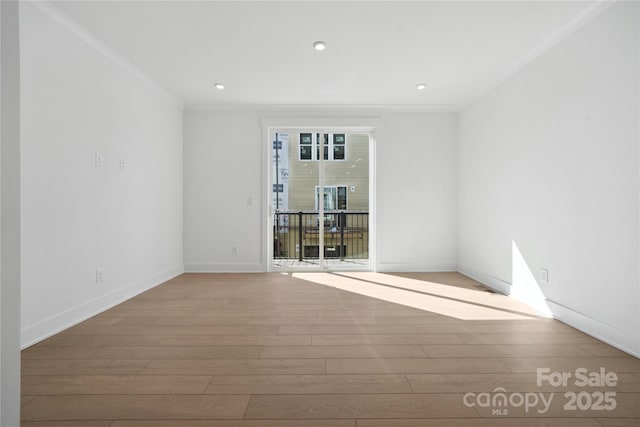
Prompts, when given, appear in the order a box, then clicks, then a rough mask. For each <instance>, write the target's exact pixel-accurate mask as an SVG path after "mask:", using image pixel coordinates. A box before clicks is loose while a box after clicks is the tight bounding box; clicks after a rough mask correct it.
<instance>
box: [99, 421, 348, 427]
mask: <svg viewBox="0 0 640 427" xmlns="http://www.w3.org/2000/svg"><path fill="white" fill-rule="evenodd" d="M110 427H356V421H355V420H225V421H216V420H207V421H202V420H191V421H186V420H126V421H115V422H114V423H113V424H112V425H111V426H110Z"/></svg>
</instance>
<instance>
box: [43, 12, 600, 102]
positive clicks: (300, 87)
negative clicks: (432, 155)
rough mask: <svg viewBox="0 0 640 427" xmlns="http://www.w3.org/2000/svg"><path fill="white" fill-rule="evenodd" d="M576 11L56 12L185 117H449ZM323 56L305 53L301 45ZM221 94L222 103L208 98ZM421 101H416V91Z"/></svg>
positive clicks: (219, 99) (549, 35) (568, 19)
mask: <svg viewBox="0 0 640 427" xmlns="http://www.w3.org/2000/svg"><path fill="white" fill-rule="evenodd" d="M591 3H593V2H581V1H497V2H493V1H470V2H466V1H409V2H400V1H386V2H383V1H355V2H346V1H280V2H273V1H257V2H249V1H229V2H221V1H160V2H155V1H125V2H119V1H96V2H94V1H71V2H69V1H62V2H57V1H56V2H55V3H54V5H55V6H56V7H57V8H58V9H59V10H60V11H62V12H63V13H64V14H66V15H68V16H69V17H70V18H71V19H72V20H74V21H75V22H77V23H78V24H80V25H81V26H82V27H84V28H85V29H86V30H87V31H88V32H89V33H91V34H92V35H94V36H95V37H96V38H97V39H98V40H100V41H102V42H103V43H104V44H106V45H107V46H109V47H110V48H111V49H112V50H114V51H115V52H117V53H118V54H119V55H121V56H122V57H124V58H125V59H127V60H128V61H129V62H131V63H132V64H133V65H135V66H136V67H137V68H139V69H140V70H142V71H143V72H144V73H145V74H147V75H148V76H149V77H151V78H152V79H154V80H155V81H156V82H157V83H159V84H160V85H161V86H163V87H164V88H166V89H167V90H168V91H169V92H171V93H173V94H174V95H175V96H177V97H178V98H180V99H181V100H182V101H183V102H184V103H185V104H187V105H195V104H270V105H273V104H304V105H314V104H330V105H343V104H348V105H406V106H418V105H420V106H424V105H451V106H457V105H460V104H461V103H464V102H465V100H467V99H469V97H471V96H473V94H474V93H477V92H478V91H479V90H481V89H482V88H483V87H485V86H486V85H487V84H489V83H490V82H491V81H492V80H494V79H496V78H497V76H500V75H501V74H504V72H505V70H507V69H508V68H509V67H510V66H512V65H513V64H514V63H516V62H517V61H519V60H521V58H523V57H525V56H526V55H528V54H529V53H530V52H532V51H535V49H537V48H539V46H540V45H541V43H544V42H545V40H546V39H548V38H549V37H551V36H553V35H554V34H558V32H559V31H560V32H561V31H562V29H563V28H564V27H566V26H567V24H568V23H569V22H570V21H571V20H572V19H574V20H575V17H576V16H577V15H579V14H580V13H583V14H584V11H585V10H588V9H587V8H588V7H589V6H590V5H591ZM316 40H324V41H326V42H327V44H328V48H327V50H326V51H324V52H316V51H314V50H313V48H312V43H313V42H314V41H316ZM215 82H222V83H224V84H225V86H226V89H225V90H223V91H220V90H217V89H215V88H214V87H213V84H214V83H215ZM421 82H425V83H427V85H428V87H427V89H425V90H423V91H418V90H416V88H415V86H416V84H417V83H421Z"/></svg>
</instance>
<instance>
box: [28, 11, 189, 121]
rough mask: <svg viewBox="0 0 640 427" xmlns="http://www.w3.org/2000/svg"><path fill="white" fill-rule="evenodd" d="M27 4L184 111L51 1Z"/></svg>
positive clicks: (171, 95) (172, 98)
mask: <svg viewBox="0 0 640 427" xmlns="http://www.w3.org/2000/svg"><path fill="white" fill-rule="evenodd" d="M26 3H29V4H31V5H33V6H34V7H36V8H37V9H38V10H40V11H41V12H43V13H44V14H45V15H47V16H48V17H49V18H51V19H53V20H54V21H55V22H57V23H58V24H59V25H61V26H62V27H64V28H65V29H66V30H68V31H69V32H71V33H72V34H74V35H75V36H76V37H78V38H79V39H81V40H82V41H83V42H85V43H86V44H87V45H88V46H90V47H92V48H93V49H95V50H96V51H97V52H99V53H100V54H102V55H103V56H104V57H105V58H107V59H109V60H111V61H112V62H114V63H115V64H117V65H118V66H120V68H122V69H123V70H125V71H126V72H128V73H129V74H131V75H132V76H133V77H135V78H136V79H137V80H139V81H141V82H143V83H144V84H145V85H146V86H147V87H149V88H151V89H153V90H154V91H156V92H157V93H159V94H161V95H162V96H164V97H165V98H166V99H167V100H168V101H169V102H170V103H171V104H173V105H175V106H176V107H178V108H179V109H181V110H184V102H182V100H180V99H179V98H178V97H177V96H175V95H174V94H172V93H171V92H169V91H168V90H167V89H166V88H164V87H163V86H162V85H160V84H159V83H158V82H156V81H155V80H154V79H152V78H151V77H149V76H148V75H147V74H146V73H145V72H143V71H142V70H140V69H139V68H138V67H136V66H135V65H133V64H132V63H131V62H129V61H128V60H127V59H125V58H124V57H123V56H122V55H120V54H118V53H117V52H116V51H114V50H113V49H111V48H110V47H109V46H107V45H106V44H105V43H103V42H102V41H100V40H99V39H98V38H96V37H95V36H94V35H93V34H91V33H90V32H89V31H88V30H87V29H85V28H84V27H82V26H81V25H80V24H78V23H77V22H76V21H74V20H73V19H72V18H71V17H69V16H68V15H67V14H65V13H64V12H62V11H61V10H60V9H58V8H57V7H56V6H55V5H53V4H52V3H51V2H50V1H49V0H38V1H35V0H28V1H27V2H26Z"/></svg>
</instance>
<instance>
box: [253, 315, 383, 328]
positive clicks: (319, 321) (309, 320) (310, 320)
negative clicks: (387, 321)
mask: <svg viewBox="0 0 640 427" xmlns="http://www.w3.org/2000/svg"><path fill="white" fill-rule="evenodd" d="M247 324H248V325H279V326H284V325H377V322H376V319H375V317H373V316H366V317H271V318H269V317H265V318H251V319H249V320H248V321H247Z"/></svg>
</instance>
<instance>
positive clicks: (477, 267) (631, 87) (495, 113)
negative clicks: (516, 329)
mask: <svg viewBox="0 0 640 427" xmlns="http://www.w3.org/2000/svg"><path fill="white" fill-rule="evenodd" d="M638 36H639V34H638V4H637V3H636V2H619V3H617V4H615V5H613V6H612V7H610V8H609V9H607V10H606V11H605V12H603V13H602V14H601V15H599V16H598V17H596V18H595V19H594V20H593V21H591V22H589V23H587V24H586V25H585V26H583V27H582V28H580V29H578V30H577V31H576V32H575V33H573V34H571V35H570V36H569V37H567V38H566V39H564V40H562V41H561V42H560V43H559V44H557V45H556V46H555V47H553V48H552V49H550V50H549V51H547V52H546V53H545V54H544V55H543V56H541V57H539V58H538V59H537V60H535V61H534V62H532V63H531V64H530V65H528V66H527V67H526V68H524V69H523V70H521V71H520V72H519V73H517V74H516V75H514V76H513V77H511V78H510V79H509V80H507V81H506V82H504V83H503V84H502V85H501V86H499V87H497V88H496V89H494V90H493V91H492V92H490V93H489V94H488V95H486V96H485V97H484V98H482V99H481V100H479V101H477V102H476V103H475V104H473V105H472V106H470V107H469V108H467V109H465V110H464V111H462V112H461V114H460V137H459V230H458V231H459V269H460V270H461V271H462V272H465V273H467V274H469V275H472V276H474V277H476V278H479V279H481V280H482V281H484V282H486V283H489V284H492V285H494V286H496V287H498V288H500V289H504V290H507V291H508V292H514V291H515V289H516V288H517V287H525V288H528V289H525V292H524V293H520V296H522V297H523V298H524V299H528V300H529V301H530V302H534V303H535V302H536V301H533V299H535V293H536V292H538V291H541V294H543V295H544V297H543V299H546V301H544V302H545V304H546V305H547V306H548V307H549V309H550V310H551V312H553V313H554V315H556V316H557V317H558V318H560V319H561V320H564V321H566V322H567V323H570V324H572V325H573V326H575V327H577V328H579V329H583V330H585V331H587V332H588V333H591V334H592V335H595V336H596V337H598V338H601V339H603V340H604V341H607V342H610V343H612V344H614V345H616V346H618V347H620V348H623V349H625V350H627V351H629V352H634V353H635V354H636V355H638V354H640V345H639V343H638V339H639V321H638V313H639V312H640V307H639V304H638V302H639V295H638V292H639V291H638V289H639V281H638V279H639V277H638V271H639V270H638V268H639V265H638V264H639V255H640V254H639V248H638V245H639V239H638V236H639V229H638V228H639V227H638V218H639V213H640V212H639V186H638V182H639V181H638V179H639V176H638V172H639V152H638V113H639V111H638V103H639V97H638V93H639V81H638V79H639V73H640V69H639V66H638V61H639V55H638V49H639V44H638V39H639V38H638ZM512 244H515V247H517V249H518V250H519V252H520V253H521V255H522V258H523V259H524V261H525V262H526V264H527V265H528V267H529V270H530V272H531V275H529V273H528V272H524V273H523V272H521V271H514V269H513V268H512V267H513V266H514V265H518V260H517V258H518V254H517V252H518V251H517V250H515V249H514V248H512ZM542 267H544V268H547V269H548V270H549V284H544V283H541V280H540V277H539V272H540V268H542ZM514 278H515V282H514ZM534 278H536V279H537V283H536V280H533V279H534ZM537 287H539V289H536V288H537ZM538 302H539V301H538Z"/></svg>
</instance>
